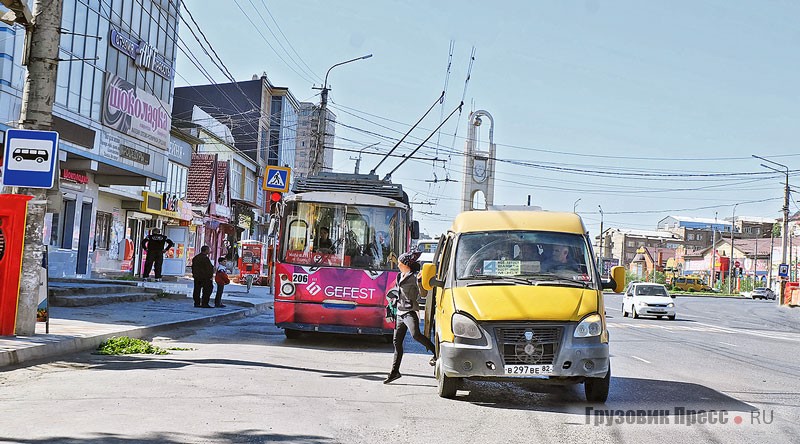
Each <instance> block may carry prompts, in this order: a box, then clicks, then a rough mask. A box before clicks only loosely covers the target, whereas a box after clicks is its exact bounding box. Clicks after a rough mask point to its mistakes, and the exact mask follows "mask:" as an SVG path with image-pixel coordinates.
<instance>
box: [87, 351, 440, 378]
mask: <svg viewBox="0 0 800 444" xmlns="http://www.w3.org/2000/svg"><path fill="white" fill-rule="evenodd" d="M172 356H174V355H166V356H165V355H161V356H143V355H131V356H97V357H93V358H91V359H90V360H88V361H85V364H87V367H88V368H90V369H92V370H111V371H120V370H122V371H124V370H164V369H174V368H182V367H186V366H190V365H208V366H215V367H223V366H225V367H228V366H236V367H260V368H272V369H279V370H292V371H298V372H306V373H317V374H321V375H322V377H323V378H340V379H346V378H356V379H363V380H366V381H383V379H384V378H386V374H387V373H388V369H387V371H385V372H384V371H381V372H344V371H336V370H331V369H325V368H311V367H295V366H289V365H281V364H271V363H269V362H258V361H246V360H239V359H180V358H176V357H172ZM403 376H415V377H419V378H433V376H431V375H430V374H425V375H423V374H416V373H403Z"/></svg>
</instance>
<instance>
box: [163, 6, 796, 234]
mask: <svg viewBox="0 0 800 444" xmlns="http://www.w3.org/2000/svg"><path fill="white" fill-rule="evenodd" d="M212 5H213V6H212ZM185 6H186V7H187V8H188V10H189V11H190V12H191V13H192V15H193V16H194V19H195V20H196V21H197V23H198V24H199V26H200V29H201V30H202V31H203V32H204V34H205V35H206V37H207V39H208V41H209V42H210V43H211V46H212V48H213V49H214V50H215V51H216V53H217V54H219V56H220V58H221V59H222V61H223V62H224V64H225V66H226V67H227V69H228V70H229V71H230V73H231V74H232V75H233V76H234V77H235V78H236V79H237V80H250V79H251V78H252V76H253V74H259V75H260V74H261V73H262V72H266V73H267V76H268V77H269V79H270V81H271V83H272V84H273V85H276V86H283V87H288V88H289V90H290V91H291V92H292V94H293V95H294V96H295V97H296V98H297V99H298V100H300V101H310V102H317V103H318V102H319V100H320V97H319V91H318V90H314V89H312V87H319V86H321V85H322V83H323V79H324V77H325V74H326V71H328V69H329V68H331V67H332V66H333V65H335V64H337V63H339V62H343V61H346V60H350V59H353V58H356V57H359V56H362V55H366V54H372V55H373V56H372V57H371V58H369V59H365V60H359V61H356V62H352V63H348V64H346V65H342V66H338V67H336V68H333V69H332V70H330V72H329V75H328V85H329V87H330V88H331V92H330V96H329V102H328V106H329V108H330V109H331V110H333V112H334V113H336V115H337V127H336V142H335V144H334V145H335V146H334V147H335V152H334V164H333V168H334V170H335V171H341V172H352V171H353V169H354V166H355V160H354V159H355V158H356V157H358V152H359V151H361V150H363V154H362V160H361V165H360V171H361V172H362V173H363V172H366V171H369V170H371V169H373V168H374V167H375V166H376V165H377V164H378V162H379V161H380V159H381V158H382V157H383V155H384V154H385V153H387V152H388V151H389V150H390V149H391V148H392V147H394V145H395V144H396V143H397V141H398V140H399V139H400V138H401V137H402V136H403V134H405V133H406V132H407V131H409V129H411V127H412V125H413V124H414V123H415V122H416V121H417V120H419V119H420V118H421V117H422V116H423V114H424V113H425V111H426V110H428V108H429V107H430V106H431V105H432V104H433V103H434V101H435V100H436V98H437V97H439V95H440V94H441V92H442V91H445V101H444V103H443V104H442V105H437V106H436V107H435V108H434V109H433V111H431V112H430V114H429V115H428V116H427V117H426V118H425V119H424V120H423V121H422V123H420V125H419V126H418V127H417V128H416V129H414V130H413V131H412V132H411V134H410V135H409V137H407V138H406V140H405V142H404V143H402V144H401V145H400V146H399V147H398V148H397V150H396V151H395V153H400V154H409V153H411V152H412V151H413V150H414V149H416V148H417V147H418V146H419V145H420V144H421V143H422V141H423V140H424V139H425V138H427V137H428V136H429V135H431V134H432V132H433V130H434V129H435V128H436V127H437V126H438V125H439V124H440V123H441V121H442V119H443V117H446V116H447V115H449V114H450V113H451V112H453V111H454V110H455V109H457V107H458V105H459V103H460V102H461V101H462V98H463V101H464V105H463V107H462V109H461V112H455V114H453V116H452V117H451V118H450V119H449V120H447V122H446V123H445V124H444V125H443V126H442V129H441V131H440V132H437V133H435V134H433V136H432V137H431V138H430V140H429V141H428V142H427V143H426V144H425V145H424V146H423V147H421V148H420V149H419V150H418V151H417V152H416V153H415V154H414V156H413V157H412V158H411V159H409V160H408V161H407V162H405V163H404V164H403V166H401V167H400V168H399V169H397V171H396V172H395V173H394V174H393V175H392V181H393V182H395V183H400V184H402V185H403V187H404V189H405V190H406V192H407V193H408V194H409V197H410V198H411V200H412V202H416V203H415V204H414V205H413V207H414V212H415V218H416V219H417V220H419V221H420V224H421V228H422V231H423V233H426V234H428V235H430V236H436V235H438V234H441V233H442V232H444V231H446V230H447V228H448V227H449V226H450V222H451V221H452V219H453V217H454V216H455V215H457V214H458V212H459V211H460V209H461V193H462V175H463V166H464V159H463V152H464V145H465V136H466V135H467V125H468V116H469V113H470V112H471V111H474V110H485V111H487V112H488V113H489V114H491V116H492V117H493V119H494V125H493V142H494V143H495V145H496V150H497V153H496V156H497V159H498V160H497V162H496V163H495V197H494V204H495V205H525V204H527V200H528V196H530V201H531V205H536V206H540V207H542V208H543V209H545V210H552V211H573V210H574V211H576V212H577V213H578V214H580V215H581V216H582V218H583V220H584V223H585V225H586V227H587V229H588V230H589V232H590V234H591V235H592V236H593V237H594V236H596V235H597V234H598V233H599V229H600V225H601V222H602V223H603V224H604V228H611V227H617V228H629V229H638V230H655V228H656V225H657V223H658V222H659V221H660V220H662V219H663V218H665V217H668V216H670V215H681V216H691V217H704V218H711V219H713V218H715V217H718V218H719V219H725V218H728V219H730V218H731V217H734V216H735V217H737V218H738V217H742V216H757V217H774V218H780V217H781V215H782V206H783V195H784V194H783V193H784V192H783V190H784V187H783V185H784V181H785V174H784V173H782V172H781V173H777V172H775V171H772V170H770V169H767V168H765V167H763V166H761V164H766V165H769V166H771V167H773V168H776V169H778V170H780V171H784V168H783V167H781V166H777V165H775V164H772V163H769V162H764V161H761V160H759V159H755V158H753V157H752V155H758V156H761V157H765V158H767V159H769V160H770V161H772V162H777V163H778V164H780V165H784V166H785V167H786V168H788V169H789V180H790V184H791V185H793V186H794V185H795V184H796V183H798V182H800V180H798V179H797V176H798V173H800V148H799V147H798V140H800V137H798V136H800V124H798V123H800V82H798V74H800V57H798V55H800V54H798V52H799V50H800V27H798V26H797V23H796V19H797V17H800V3H797V2H793V1H778V0H774V1H770V0H766V1H738V2H730V1H727V0H709V1H688V0H682V1H670V2H666V1H664V2H656V1H650V2H641V1H613V2H612V1H600V0H583V1H556V0H550V1H534V0H522V1H501V2H496V3H492V2H478V1H472V0H461V1H456V0H441V1H434V2H431V1H401V0H383V1H374V0H346V1H335V0H302V1H300V0H296V1H285V0H284V1H270V0H229V1H225V2H209V1H208V0H185ZM183 13H184V16H185V17H186V18H187V20H188V16H187V15H186V13H185V11H183ZM179 35H180V36H181V39H182V40H183V42H185V43H184V44H181V45H179V46H185V47H186V48H188V49H187V51H188V53H189V54H193V55H194V57H196V59H198V60H200V62H201V63H202V64H203V66H204V67H205V68H206V70H207V72H208V73H209V74H210V76H211V77H212V79H213V81H214V82H217V83H224V82H226V81H227V80H226V79H225V77H224V76H223V74H222V73H221V72H220V71H219V70H216V69H215V68H213V66H212V65H211V63H210V61H209V58H208V57H207V56H206V55H205V54H204V53H203V51H202V50H201V49H200V46H199V45H198V44H197V42H196V41H195V40H194V38H193V37H192V35H191V33H189V32H188V29H187V27H186V24H184V23H181V24H180V27H179ZM451 48H452V49H451ZM473 50H474V58H473V60H470V58H471V55H472V54H473ZM451 53H452V57H451V56H450V54H451ZM448 66H449V70H448ZM176 72H177V74H176V86H185V85H190V84H208V83H211V82H210V81H209V79H208V78H207V77H205V76H204V75H203V74H202V73H201V72H200V70H199V69H198V68H197V67H196V66H195V65H194V64H193V63H192V62H191V61H190V60H189V57H188V56H187V55H186V54H185V53H184V52H181V51H179V53H178V59H177V62H176ZM467 79H468V80H467ZM489 127H490V125H489V124H488V122H487V121H486V120H484V123H483V125H481V127H480V130H479V133H478V148H479V149H482V150H487V149H488V148H487V144H488V142H489V134H488V132H489ZM375 143H378V145H374V146H370V145H373V144H375ZM378 153H379V154H378ZM433 159H437V160H433ZM400 160H401V159H397V158H390V159H388V160H386V161H385V162H384V163H383V165H381V167H380V168H379V169H378V170H377V174H378V175H379V176H381V177H383V176H384V175H386V174H387V173H388V172H389V171H391V170H392V169H393V168H394V167H395V166H397V164H398V163H399V162H400ZM442 179H450V181H443V180H442ZM798 201H800V197H798V198H797V199H795V198H794V196H793V197H792V199H791V201H790V211H791V212H792V213H794V212H796V211H798V210H800V206H798V203H797V202H798ZM601 211H602V213H601Z"/></svg>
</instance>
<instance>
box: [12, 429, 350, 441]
mask: <svg viewBox="0 0 800 444" xmlns="http://www.w3.org/2000/svg"><path fill="white" fill-rule="evenodd" d="M5 442H9V443H10V442H13V443H22V444H38V443H48V444H49V443H62V444H78V443H104V444H105V443H108V444H130V443H167V444H169V443H184V442H214V443H223V444H225V443H230V444H235V443H248V444H250V443H267V442H302V443H309V444H322V443H334V442H337V441H336V440H334V439H333V438H329V437H325V436H316V435H282V434H277V433H264V432H263V431H260V430H241V431H238V432H218V433H213V434H210V435H207V436H203V435H189V436H187V435H183V434H181V435H179V434H175V433H170V432H160V433H151V434H148V435H145V436H136V437H128V436H124V435H118V434H112V433H98V434H95V436H92V437H81V438H67V437H58V436H53V437H47V438H35V439H34V438H29V439H25V438H19V437H16V438H14V439H13V440H7V439H5V438H2V437H0V443H5Z"/></svg>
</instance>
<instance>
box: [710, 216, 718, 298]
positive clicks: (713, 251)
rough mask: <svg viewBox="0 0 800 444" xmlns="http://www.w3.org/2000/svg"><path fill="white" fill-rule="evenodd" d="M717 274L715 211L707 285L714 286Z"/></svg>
mask: <svg viewBox="0 0 800 444" xmlns="http://www.w3.org/2000/svg"><path fill="white" fill-rule="evenodd" d="M716 274H717V212H716V211H715V212H714V225H713V226H712V227H711V277H710V278H709V285H708V286H709V287H711V288H714V281H715V280H716Z"/></svg>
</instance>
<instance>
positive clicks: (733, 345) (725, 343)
mask: <svg viewBox="0 0 800 444" xmlns="http://www.w3.org/2000/svg"><path fill="white" fill-rule="evenodd" d="M719 343H720V344H723V345H730V346H731V347H738V345H736V344H729V343H727V342H722V341H719Z"/></svg>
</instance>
